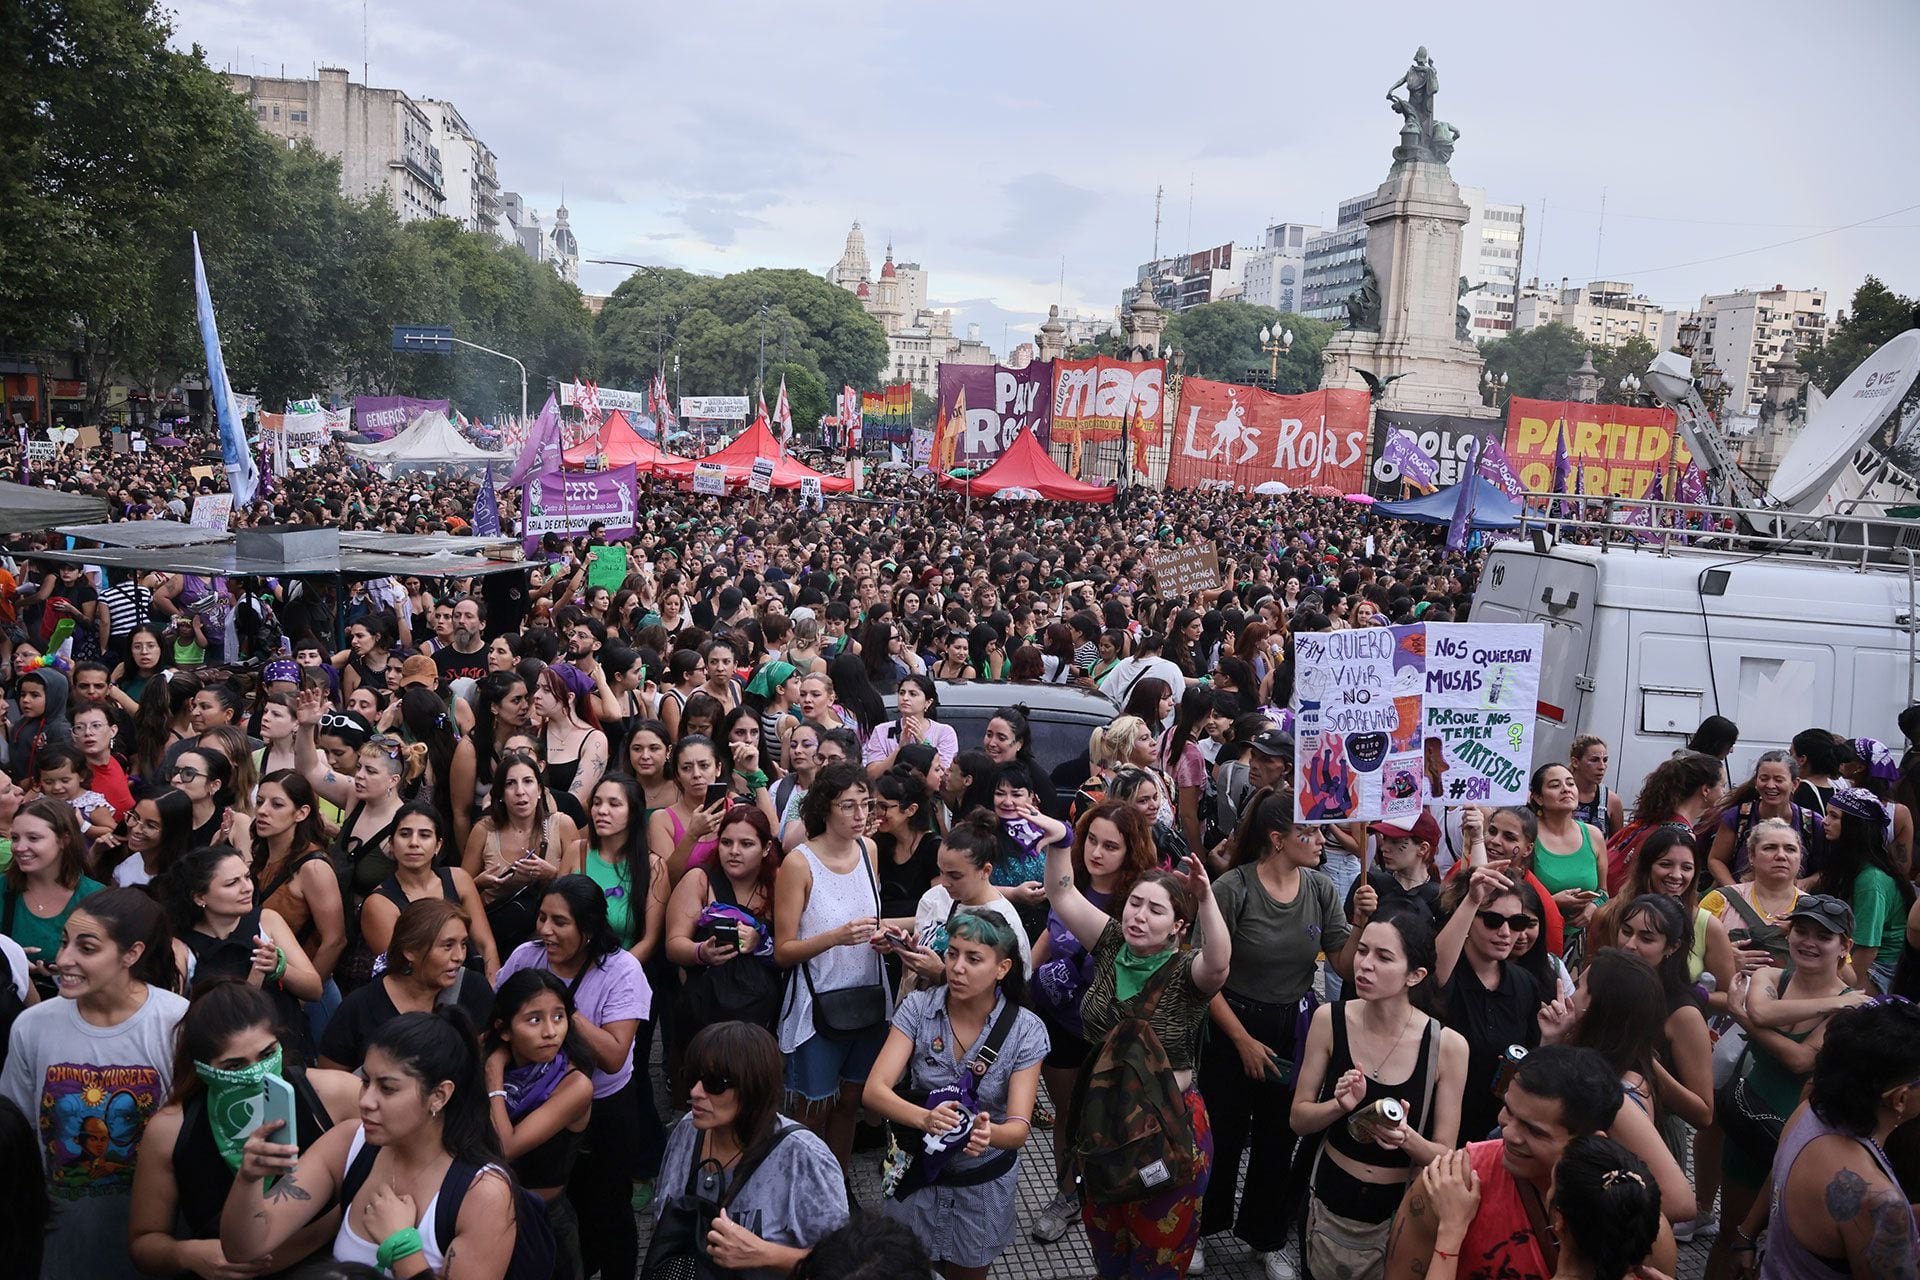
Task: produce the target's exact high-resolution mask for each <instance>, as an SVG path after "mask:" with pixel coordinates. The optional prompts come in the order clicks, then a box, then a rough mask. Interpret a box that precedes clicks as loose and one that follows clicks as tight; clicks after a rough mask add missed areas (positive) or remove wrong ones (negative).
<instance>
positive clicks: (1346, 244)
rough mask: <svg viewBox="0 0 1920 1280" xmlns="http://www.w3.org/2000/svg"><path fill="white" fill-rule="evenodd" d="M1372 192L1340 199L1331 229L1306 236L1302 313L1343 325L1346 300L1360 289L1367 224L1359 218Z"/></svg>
mask: <svg viewBox="0 0 1920 1280" xmlns="http://www.w3.org/2000/svg"><path fill="white" fill-rule="evenodd" d="M1372 199H1373V192H1371V191H1369V192H1367V193H1366V194H1364V195H1357V196H1349V197H1347V198H1346V199H1345V200H1342V201H1341V202H1340V212H1339V215H1338V217H1337V218H1336V219H1335V221H1334V225H1333V230H1331V231H1322V232H1321V233H1320V234H1319V235H1315V236H1309V237H1307V241H1306V244H1305V245H1304V246H1303V247H1302V249H1301V255H1300V256H1301V264H1300V305H1299V307H1297V308H1296V310H1297V311H1299V313H1300V314H1301V315H1303V316H1312V317H1313V318H1314V319H1316V320H1331V321H1333V322H1334V323H1335V324H1345V323H1346V319H1347V299H1348V298H1350V297H1352V296H1353V294H1354V293H1355V292H1357V291H1358V290H1359V288H1360V275H1361V270H1362V268H1363V267H1364V266H1365V265H1366V261H1367V224H1366V222H1365V221H1364V220H1363V218H1362V217H1361V215H1362V214H1364V213H1365V212H1366V210H1367V202H1368V201H1369V200H1372Z"/></svg>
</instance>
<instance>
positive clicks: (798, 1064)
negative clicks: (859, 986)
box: [787, 1022, 890, 1102]
mask: <svg viewBox="0 0 1920 1280" xmlns="http://www.w3.org/2000/svg"><path fill="white" fill-rule="evenodd" d="M889 1030H890V1027H889V1026H888V1024H886V1023H884V1022H883V1023H881V1024H880V1025H879V1026H877V1027H875V1028H874V1029H873V1030H872V1031H870V1032H868V1033H867V1034H866V1035H863V1036H861V1037H860V1038H859V1039H857V1040H829V1039H827V1037H825V1036H823V1035H819V1034H815V1035H812V1036H809V1037H808V1038H807V1039H806V1040H805V1041H803V1042H802V1043H801V1044H800V1045H799V1046H798V1047H797V1048H795V1049H794V1051H793V1052H792V1053H791V1054H789V1055H787V1092H788V1093H797V1094H799V1095H800V1096H801V1097H803V1098H805V1099H807V1101H809V1102H824V1101H825V1100H827V1099H828V1098H831V1097H834V1096H835V1095H836V1094H838V1093H839V1092H840V1086H841V1085H843V1084H861V1083H864V1082H865V1081H866V1078H867V1073H868V1072H870V1071H872V1070H873V1061H874V1059H875V1058H878V1057H879V1056H880V1046H882V1045H884V1044H885V1043H886V1042H887V1032H888V1031H889Z"/></svg>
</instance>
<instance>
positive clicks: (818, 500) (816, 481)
mask: <svg viewBox="0 0 1920 1280" xmlns="http://www.w3.org/2000/svg"><path fill="white" fill-rule="evenodd" d="M800 505H801V506H802V507H812V508H813V509H814V510H815V511H824V510H826V506H827V503H826V499H824V498H822V497H821V496H820V477H819V476H801V477H800Z"/></svg>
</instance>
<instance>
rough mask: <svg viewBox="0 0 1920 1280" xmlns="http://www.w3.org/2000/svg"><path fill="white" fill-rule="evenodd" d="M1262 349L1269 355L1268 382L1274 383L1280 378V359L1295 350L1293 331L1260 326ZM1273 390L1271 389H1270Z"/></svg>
mask: <svg viewBox="0 0 1920 1280" xmlns="http://www.w3.org/2000/svg"><path fill="white" fill-rule="evenodd" d="M1260 349H1261V350H1262V351H1264V352H1266V353H1267V381H1268V382H1269V383H1273V382H1276V381H1278V380H1279V377H1280V357H1281V356H1282V355H1284V354H1286V353H1287V352H1289V351H1291V350H1293V330H1292V329H1279V330H1277V331H1276V330H1275V329H1269V328H1267V326H1265V325H1261V326H1260ZM1269 389H1271V388H1269Z"/></svg>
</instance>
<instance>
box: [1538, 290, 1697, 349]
mask: <svg viewBox="0 0 1920 1280" xmlns="http://www.w3.org/2000/svg"><path fill="white" fill-rule="evenodd" d="M1550 324H1558V325H1565V326H1566V327H1567V328H1569V329H1571V330H1573V331H1574V332H1575V333H1577V334H1579V335H1580V337H1581V339H1582V340H1583V341H1585V342H1586V343H1587V344H1588V345H1590V346H1592V347H1594V348H1596V349H1598V348H1601V347H1618V346H1623V345H1625V344H1626V343H1627V342H1629V341H1631V340H1632V339H1634V338H1645V339H1646V340H1647V341H1648V342H1650V343H1652V344H1653V345H1654V347H1655V348H1656V349H1661V350H1664V349H1665V339H1666V338H1667V337H1668V336H1669V335H1668V333H1667V328H1668V319H1667V313H1666V312H1665V311H1663V310H1661V308H1660V304H1659V303H1657V302H1655V301H1653V300H1652V299H1651V298H1649V297H1647V296H1646V295H1645V294H1644V293H1635V292H1634V291H1633V286H1632V285H1631V284H1628V283H1627V282H1626V281H1624V280H1589V281H1588V282H1587V283H1586V284H1583V285H1576V286H1572V287H1569V286H1568V284H1567V280H1566V277H1565V276H1562V277H1561V278H1560V284H1559V287H1558V288H1543V287H1542V286H1541V284H1540V282H1539V281H1538V280H1529V281H1528V282H1527V283H1526V285H1525V286H1524V287H1523V288H1522V289H1521V290H1520V300H1519V303H1518V304H1517V305H1516V307H1515V309H1514V316H1513V327H1514V329H1515V331H1516V332H1524V331H1526V330H1529V329H1539V328H1542V327H1544V326H1546V325H1550Z"/></svg>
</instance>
